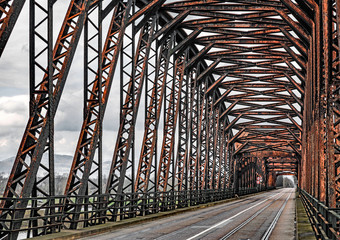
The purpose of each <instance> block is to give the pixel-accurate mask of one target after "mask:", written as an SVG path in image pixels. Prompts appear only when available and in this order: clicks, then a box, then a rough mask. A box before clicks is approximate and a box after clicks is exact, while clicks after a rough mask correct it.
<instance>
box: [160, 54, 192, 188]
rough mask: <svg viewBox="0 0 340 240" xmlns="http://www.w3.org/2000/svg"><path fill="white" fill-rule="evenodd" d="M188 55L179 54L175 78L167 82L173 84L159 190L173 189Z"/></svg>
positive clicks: (167, 102)
mask: <svg viewBox="0 0 340 240" xmlns="http://www.w3.org/2000/svg"><path fill="white" fill-rule="evenodd" d="M185 63H186V56H185V55H184V56H178V58H177V59H176V64H175V69H174V71H175V73H174V79H170V81H168V82H167V88H169V87H170V86H172V87H171V88H170V89H169V90H170V93H169V94H166V98H165V106H166V108H165V109H164V111H165V117H164V120H165V124H164V135H163V144H162V150H161V154H160V160H159V168H158V174H157V187H158V191H159V192H166V191H167V190H168V188H170V189H172V190H173V187H174V186H173V185H172V183H170V184H171V185H170V186H168V185H169V179H174V177H175V176H174V172H170V166H171V163H174V159H173V150H174V145H175V132H176V128H177V127H176V126H177V118H178V112H179V106H180V96H181V92H182V85H183V81H184V70H185Z"/></svg>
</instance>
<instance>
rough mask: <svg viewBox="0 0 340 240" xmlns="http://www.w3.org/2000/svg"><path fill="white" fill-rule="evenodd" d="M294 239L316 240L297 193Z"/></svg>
mask: <svg viewBox="0 0 340 240" xmlns="http://www.w3.org/2000/svg"><path fill="white" fill-rule="evenodd" d="M295 207H296V235H295V236H296V239H298V240H312V239H313V240H314V239H316V237H315V233H314V231H313V228H312V225H311V223H310V221H309V219H308V216H307V213H306V209H305V207H304V206H303V204H302V201H301V198H300V196H299V193H298V192H296V197H295Z"/></svg>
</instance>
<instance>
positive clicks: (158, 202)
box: [0, 188, 258, 239]
mask: <svg viewBox="0 0 340 240" xmlns="http://www.w3.org/2000/svg"><path fill="white" fill-rule="evenodd" d="M255 192H258V189H256V188H250V189H240V190H239V191H238V193H237V194H238V195H239V196H240V195H246V194H250V193H255ZM234 196H235V192H234V191H233V190H230V189H225V190H215V189H207V190H192V191H169V192H148V193H127V194H121V195H118V194H101V195H92V196H76V197H72V199H71V200H72V201H70V199H67V198H66V197H65V196H55V197H36V198H27V199H23V198H14V199H10V200H11V201H13V202H14V205H13V206H14V207H10V208H6V205H5V207H3V208H0V213H1V212H2V213H4V212H5V211H7V212H8V214H6V216H7V217H6V219H0V239H2V238H3V237H4V236H17V235H18V233H19V238H29V237H32V236H39V235H46V234H50V233H54V232H59V231H60V230H61V229H69V228H72V227H71V226H72V225H73V226H74V224H76V226H77V228H85V227H89V226H93V225H98V224H103V223H106V222H110V221H121V220H123V219H127V218H133V217H136V216H145V215H149V214H154V213H158V212H165V211H171V210H175V209H178V208H184V207H189V206H195V205H199V204H204V203H209V202H215V201H220V200H224V199H228V198H232V197H234ZM6 200H8V198H0V201H1V202H2V201H6ZM20 201H27V202H28V205H27V207H26V208H23V209H20V208H18V207H17V206H18V205H19V203H20ZM65 203H67V204H71V205H73V207H72V208H70V207H69V208H66V206H65ZM75 206H79V208H76V207H75ZM67 209H81V210H80V215H79V218H77V219H74V218H73V217H72V216H73V215H72V214H73V212H68V211H67ZM20 212H21V213H22V212H24V214H23V216H24V217H18V216H20V214H19V213H20ZM20 222H21V226H20V224H19V225H17V226H20V228H18V227H16V224H18V223H20ZM15 238H16V237H14V238H11V237H10V239H15Z"/></svg>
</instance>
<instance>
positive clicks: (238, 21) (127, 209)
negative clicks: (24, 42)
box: [0, 0, 340, 236]
mask: <svg viewBox="0 0 340 240" xmlns="http://www.w3.org/2000/svg"><path fill="white" fill-rule="evenodd" d="M24 2H25V1H18V0H13V1H5V0H4V1H1V0H0V56H1V54H2V52H3V51H4V50H6V49H5V45H6V44H7V42H8V39H9V36H10V34H11V32H12V29H13V27H14V25H15V22H16V19H17V18H18V15H19V13H20V11H21V9H22V8H23V4H24ZM30 4H31V5H30V7H29V9H30V16H31V19H30V20H31V21H30V69H31V71H30V116H29V120H28V123H27V127H26V129H25V131H24V136H23V138H22V141H21V143H20V146H19V150H18V154H17V156H16V159H15V162H14V165H13V170H12V172H11V175H10V177H9V180H8V184H7V187H6V190H5V192H4V194H3V196H4V197H5V198H7V199H5V200H2V201H1V203H0V208H1V209H13V208H14V206H15V204H14V202H15V201H14V200H13V199H15V198H22V197H32V196H49V195H54V186H55V183H54V159H53V156H54V116H55V114H56V112H57V111H58V105H59V102H60V99H61V97H62V92H63V89H64V86H65V83H66V81H71V79H68V78H67V76H68V72H69V69H70V66H71V65H72V63H73V58H74V56H75V51H76V48H77V47H78V48H79V47H81V46H80V45H82V46H83V48H84V49H83V50H84V99H83V102H84V112H83V124H82V127H81V131H80V134H79V138H78V141H77V140H74V141H77V144H76V146H74V147H75V152H74V158H73V162H72V166H71V169H70V173H69V177H68V181H67V185H66V188H65V193H64V195H65V196H66V198H65V203H64V207H63V211H64V212H65V213H66V215H65V223H66V224H65V226H66V227H69V228H77V225H78V224H77V223H78V220H79V219H81V217H82V216H81V212H83V211H87V210H88V209H94V208H96V206H95V205H94V204H92V202H88V203H87V205H86V207H83V206H82V205H79V204H78V205H77V203H82V201H84V200H83V197H84V196H89V195H91V196H98V199H101V197H99V195H100V194H106V195H105V196H110V198H112V199H114V200H116V203H115V204H114V207H113V209H114V210H112V209H111V206H102V207H104V208H105V209H106V208H110V210H109V211H108V212H110V213H108V215H109V218H110V219H111V220H116V219H117V218H118V216H119V218H120V219H122V218H125V217H130V216H131V214H132V215H133V214H136V211H135V210H134V209H135V208H136V209H138V211H142V210H141V209H142V207H141V206H140V204H141V203H142V204H144V202H145V198H147V196H149V195H148V194H150V193H151V192H159V193H163V195H162V196H164V198H165V196H166V193H168V192H169V191H170V192H175V191H186V190H205V189H217V190H222V189H226V188H235V187H236V186H237V185H239V186H240V185H241V187H245V188H251V187H254V186H255V178H256V176H257V174H261V176H262V175H263V177H264V178H267V174H268V173H269V172H270V173H275V172H280V173H282V172H289V173H292V174H295V173H296V174H297V173H299V174H300V175H301V176H303V177H302V178H301V179H302V180H301V186H302V187H304V188H306V189H307V190H310V192H313V194H314V195H315V196H319V197H320V199H321V200H325V201H326V199H328V200H329V201H330V203H332V206H333V205H335V202H339V199H340V190H339V189H340V187H339V175H340V170H339V169H340V167H339V166H340V164H339V148H340V147H339V145H340V142H339V141H340V140H339V117H340V114H339V113H340V112H339V111H340V110H339V106H338V105H339V96H338V95H339V82H340V81H339V48H340V44H339V30H338V27H339V24H338V23H339V14H338V13H339V10H338V6H339V1H336V0H333V1H326V0H323V1H318V2H316V1H313V0H307V1H302V0H268V1H258V0H230V1H222V0H206V1H199V0H195V1H194V0H190V1H188V0H185V1H170V0H169V1H166V0H136V1H133V0H120V1H118V0H117V1H109V0H102V1H100V0H72V1H70V3H69V8H68V10H67V12H66V15H65V18H64V20H63V23H62V26H61V29H60V31H59V34H58V36H57V38H56V39H57V40H56V42H55V43H53V36H52V32H53V29H52V28H53V27H54V26H55V25H56V23H53V17H52V12H53V8H54V6H55V5H56V4H59V2H58V1H57V0H52V1H43V0H32V1H30ZM321 19H326V20H323V21H322V20H321ZM327 19H329V21H328V20H327ZM81 36H82V37H81ZM80 39H84V44H79V40H80ZM53 46H54V47H53ZM115 81H116V82H115ZM111 88H119V96H115V99H110V91H111ZM109 101H119V103H120V104H119V106H120V116H119V126H116V128H117V132H118V133H117V138H116V141H115V148H114V149H112V159H109V161H111V168H110V169H102V166H103V161H104V160H105V161H107V159H103V153H102V152H103V146H104V145H103V139H102V135H103V121H104V119H105V112H107V111H110V110H109V109H107V105H108V102H109ZM138 122H142V123H143V127H144V128H143V130H142V131H137V129H136V124H137V123H138ZM138 134H139V135H140V136H139V135H138ZM136 146H140V148H137V147H136ZM315 148H318V149H322V151H320V152H318V153H315V152H313V149H315ZM43 155H45V156H47V157H46V159H48V160H46V159H45V158H43ZM42 159H45V160H42ZM318 159H321V160H320V161H319V160H318ZM308 166H313V167H311V168H308ZM325 169H326V170H329V171H330V176H331V178H328V179H331V180H326V178H325V173H324V171H323V170H325ZM38 172H39V173H43V176H44V177H43V178H37V174H38ZM103 174H106V175H108V181H107V182H103V180H102V176H103ZM308 176H313V177H308ZM332 176H333V177H332ZM266 180H267V179H266ZM46 182H48V183H47V185H48V186H49V188H48V191H46V190H43V188H42V187H41V186H42V184H45V185H46ZM319 185H320V187H318V186H319ZM326 189H328V190H327V191H326ZM333 192H335V193H336V195H335V194H333V195H334V196H336V199H335V200H334V199H332V197H330V196H331V194H332V193H333ZM123 199H125V200H127V201H129V204H128V205H127V206H121V202H120V201H122V200H123ZM328 200H327V201H328ZM27 204H28V201H20V202H19V206H18V205H16V207H21V208H25V207H26V206H27ZM163 207H165V208H166V207H167V206H165V205H164V206H163ZM24 214H25V211H21V212H20V213H19V214H17V215H16V216H12V215H11V211H6V210H0V218H1V219H9V218H20V217H22V216H24ZM38 214H39V213H38V211H37V212H36V213H35V215H38ZM100 214H103V215H106V211H104V213H100ZM100 214H99V215H98V213H96V214H93V216H87V217H89V218H92V219H93V221H88V222H86V223H85V226H87V225H91V224H97V223H98V222H100V221H104V220H103V219H104V218H102V216H101V215H100ZM30 224H33V225H34V224H37V223H34V222H31V223H30ZM20 226H21V222H20V221H18V222H17V223H16V224H15V226H14V229H18V228H20ZM7 228H8V226H7V225H6V224H2V225H0V229H3V230H7ZM51 231H53V230H51ZM0 232H1V231H0ZM4 232H5V231H4ZM1 234H2V235H1V236H5V233H3V232H1ZM39 234H40V233H39V232H38V231H36V232H35V233H34V235H39Z"/></svg>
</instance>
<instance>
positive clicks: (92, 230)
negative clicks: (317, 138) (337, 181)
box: [31, 190, 272, 240]
mask: <svg viewBox="0 0 340 240" xmlns="http://www.w3.org/2000/svg"><path fill="white" fill-rule="evenodd" d="M269 191H272V190H269ZM261 193H263V192H258V193H253V194H248V195H244V196H240V197H239V198H229V199H225V200H221V201H217V202H210V203H205V204H200V205H197V206H191V207H186V208H179V209H176V210H172V211H168V212H160V213H156V214H150V215H148V216H138V217H135V218H131V219H126V220H122V221H119V222H108V223H105V224H100V225H96V226H91V227H87V228H83V229H79V230H61V232H58V233H53V234H48V235H44V236H40V237H35V238H31V239H34V240H52V239H53V240H66V239H78V238H82V237H88V236H92V235H97V234H101V233H105V232H110V231H113V230H116V229H119V228H123V227H127V226H132V225H135V224H139V223H143V222H148V221H153V220H156V219H161V218H165V217H169V216H173V215H176V214H181V213H185V212H189V211H194V210H196V209H200V208H207V207H211V206H215V205H220V204H224V203H228V202H233V201H236V200H240V199H244V198H246V197H251V196H255V195H258V194H261Z"/></svg>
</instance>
